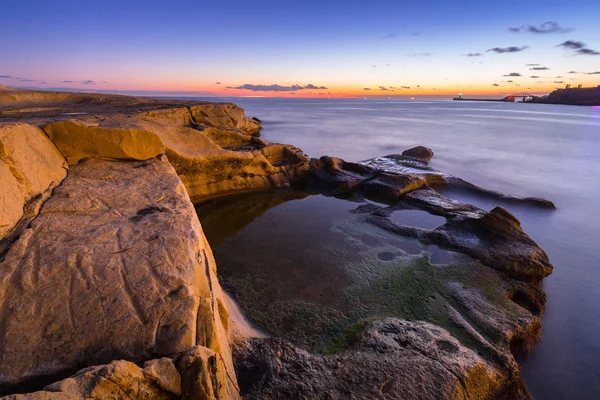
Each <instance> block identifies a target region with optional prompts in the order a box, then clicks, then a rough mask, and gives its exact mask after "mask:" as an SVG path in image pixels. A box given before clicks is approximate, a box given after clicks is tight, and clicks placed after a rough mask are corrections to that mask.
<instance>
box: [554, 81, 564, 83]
mask: <svg viewBox="0 0 600 400" xmlns="http://www.w3.org/2000/svg"><path fill="white" fill-rule="evenodd" d="M554 83H564V82H563V81H554Z"/></svg>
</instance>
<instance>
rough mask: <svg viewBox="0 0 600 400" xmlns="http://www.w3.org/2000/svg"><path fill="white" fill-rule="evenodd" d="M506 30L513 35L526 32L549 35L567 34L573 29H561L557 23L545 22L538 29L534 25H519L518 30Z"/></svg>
mask: <svg viewBox="0 0 600 400" xmlns="http://www.w3.org/2000/svg"><path fill="white" fill-rule="evenodd" d="M508 30H509V31H511V32H514V33H522V32H527V33H535V34H538V35H547V34H549V33H567V32H571V31H572V30H573V29H571V28H563V27H561V26H560V25H559V24H558V22H554V21H546V22H544V23H543V24H541V25H540V26H539V27H538V26H534V25H521V26H520V27H518V28H508Z"/></svg>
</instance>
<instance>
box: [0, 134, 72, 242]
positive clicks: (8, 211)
mask: <svg viewBox="0 0 600 400" xmlns="http://www.w3.org/2000/svg"><path fill="white" fill-rule="evenodd" d="M66 166H67V165H66V163H65V160H64V158H63V157H62V155H61V154H60V152H59V151H58V150H57V149H56V147H55V146H54V144H52V142H51V141H50V140H49V139H48V137H47V136H46V135H45V134H44V132H43V131H42V130H41V129H39V128H37V127H34V126H30V125H25V124H6V125H0V182H2V185H0V239H2V238H3V237H5V236H6V235H7V234H8V233H9V232H11V231H12V230H13V228H15V226H16V225H17V223H18V222H19V221H20V220H21V218H30V217H32V216H34V215H35V214H36V213H37V211H38V210H39V205H40V204H41V202H37V203H38V204H36V206H35V207H33V209H31V208H30V209H27V205H28V204H30V203H31V202H32V201H33V200H34V199H36V198H38V199H40V198H42V197H43V198H44V199H45V198H47V197H48V196H49V194H50V192H51V191H52V189H54V188H55V187H56V186H57V185H58V184H60V182H61V181H62V180H63V179H64V177H65V176H66V175H67V171H66Z"/></svg>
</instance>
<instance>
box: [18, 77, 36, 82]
mask: <svg viewBox="0 0 600 400" xmlns="http://www.w3.org/2000/svg"><path fill="white" fill-rule="evenodd" d="M15 79H16V80H18V81H19V82H35V81H34V80H33V79H27V78H15Z"/></svg>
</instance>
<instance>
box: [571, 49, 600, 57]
mask: <svg viewBox="0 0 600 400" xmlns="http://www.w3.org/2000/svg"><path fill="white" fill-rule="evenodd" d="M575 53H577V54H584V55H588V56H599V55H600V51H596V50H592V49H579V50H576V51H575Z"/></svg>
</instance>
